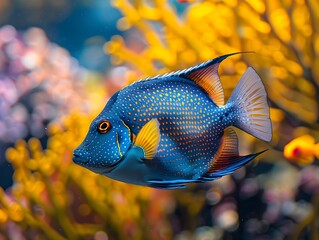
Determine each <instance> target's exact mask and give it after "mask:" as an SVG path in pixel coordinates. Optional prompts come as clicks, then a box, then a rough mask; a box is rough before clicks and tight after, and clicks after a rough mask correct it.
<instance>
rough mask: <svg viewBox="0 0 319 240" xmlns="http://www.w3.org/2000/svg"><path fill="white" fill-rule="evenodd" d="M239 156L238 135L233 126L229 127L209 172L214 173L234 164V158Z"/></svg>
mask: <svg viewBox="0 0 319 240" xmlns="http://www.w3.org/2000/svg"><path fill="white" fill-rule="evenodd" d="M238 156H239V153H238V137H237V134H236V132H235V131H234V130H233V129H232V128H227V129H225V131H224V135H223V137H222V142H221V146H220V148H219V149H218V151H217V153H216V154H215V156H214V158H213V164H212V165H211V167H210V168H209V170H208V172H207V173H213V172H216V171H219V170H221V169H224V168H227V167H228V166H229V165H231V164H232V161H231V160H232V159H233V158H236V157H238Z"/></svg>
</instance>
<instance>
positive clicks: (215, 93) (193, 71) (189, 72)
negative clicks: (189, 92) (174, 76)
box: [178, 53, 239, 106]
mask: <svg viewBox="0 0 319 240" xmlns="http://www.w3.org/2000/svg"><path fill="white" fill-rule="evenodd" d="M234 54H239V53H231V54H227V55H223V56H220V57H217V58H215V59H213V60H210V61H208V62H205V63H202V64H200V65H197V66H195V67H192V68H189V69H186V70H184V71H182V72H180V73H179V74H178V75H179V77H185V78H188V79H191V80H193V81H194V82H195V83H197V84H198V85H199V86H201V87H202V88H203V89H204V90H205V91H206V92H207V94H208V95H209V96H210V98H211V99H212V100H213V101H214V102H215V103H216V105H217V106H223V105H224V101H225V99H224V90H223V87H222V85H221V82H220V79H219V75H218V66H219V64H220V63H221V62H222V61H223V60H224V59H226V58H227V57H229V56H231V55H234Z"/></svg>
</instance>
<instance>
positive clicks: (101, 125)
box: [97, 120, 111, 134]
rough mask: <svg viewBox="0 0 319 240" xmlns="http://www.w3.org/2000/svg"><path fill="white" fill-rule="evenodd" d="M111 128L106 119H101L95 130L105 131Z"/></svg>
mask: <svg viewBox="0 0 319 240" xmlns="http://www.w3.org/2000/svg"><path fill="white" fill-rule="evenodd" d="M110 130H111V123H110V122H109V121H108V120H102V121H101V122H100V123H99V125H98V126H97V131H98V132H99V133H102V134H103V133H107V132H108V131H110Z"/></svg>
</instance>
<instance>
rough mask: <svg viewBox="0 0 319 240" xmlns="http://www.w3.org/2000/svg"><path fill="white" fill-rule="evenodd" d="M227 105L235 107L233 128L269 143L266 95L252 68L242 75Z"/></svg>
mask: <svg viewBox="0 0 319 240" xmlns="http://www.w3.org/2000/svg"><path fill="white" fill-rule="evenodd" d="M228 103H231V104H232V105H233V106H234V107H235V114H236V119H235V123H234V126H236V127H238V128H240V129H242V130H244V131H245V132H247V133H249V134H251V135H253V136H255V137H257V138H259V139H261V140H263V141H266V142H270V141H271V139H272V127H271V121H270V118H269V106H268V103H267V93H266V90H265V87H264V85H263V83H262V81H261V79H260V77H259V76H258V74H257V73H256V71H255V70H254V69H253V68H252V67H249V68H248V69H247V70H246V72H245V73H244V74H243V76H242V77H241V79H240V81H239V83H238V84H237V86H236V88H235V90H234V92H233V93H232V95H231V97H230V98H229V100H228Z"/></svg>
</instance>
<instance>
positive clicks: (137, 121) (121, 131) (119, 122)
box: [74, 54, 271, 189]
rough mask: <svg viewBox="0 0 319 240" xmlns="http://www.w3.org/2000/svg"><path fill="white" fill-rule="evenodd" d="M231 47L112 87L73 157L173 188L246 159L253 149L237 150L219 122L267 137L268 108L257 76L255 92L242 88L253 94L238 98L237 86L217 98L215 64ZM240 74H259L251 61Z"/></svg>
mask: <svg viewBox="0 0 319 240" xmlns="http://www.w3.org/2000/svg"><path fill="white" fill-rule="evenodd" d="M230 55H232V54H229V55H225V56H221V57H219V58H216V59H214V60H211V61H209V62H207V63H204V64H201V65H198V66H196V67H194V68H190V69H186V70H183V71H180V72H176V73H171V74H168V75H163V76H158V77H154V78H151V79H146V80H142V81H138V82H135V83H133V84H132V85H129V86H128V87H126V88H124V89H122V90H120V91H119V92H117V93H116V94H115V95H114V96H113V97H112V98H111V99H110V101H109V102H108V104H107V105H106V107H105V108H104V110H103V111H102V112H101V114H100V115H99V116H98V117H97V118H96V119H95V120H94V121H93V122H92V124H91V127H90V131H89V133H88V135H87V137H86V139H85V140H84V142H83V143H82V144H81V145H80V146H79V148H78V149H77V150H75V152H74V161H75V162H76V163H78V164H79V165H82V166H85V167H87V168H89V169H91V170H92V171H95V172H97V173H100V174H103V175H106V176H108V177H110V178H113V179H116V180H120V181H123V182H127V183H133V184H138V185H145V186H150V187H157V188H164V189H174V188H181V187H185V185H184V184H185V183H189V182H205V181H208V180H214V179H216V178H218V177H221V176H223V175H225V174H229V173H231V172H233V171H234V170H236V169H237V168H239V167H241V166H242V165H244V164H245V163H247V162H249V161H250V160H252V159H253V158H254V157H255V156H257V155H258V154H259V153H258V154H251V155H248V156H244V157H243V156H239V154H238V150H237V144H238V139H237V137H236V134H235V132H234V131H233V130H231V129H228V130H227V131H225V129H227V128H228V127H229V126H237V127H239V128H242V129H243V130H245V131H247V132H249V133H251V134H254V135H256V136H257V137H259V138H261V139H263V140H266V141H270V138H271V128H270V120H269V109H268V105H267V104H265V99H266V97H265V96H266V95H265V91H264V88H263V86H262V83H261V81H259V80H258V79H257V84H253V86H254V85H255V88H256V89H255V88H254V87H253V88H252V89H251V92H252V94H253V95H252V96H246V97H247V98H248V99H250V98H251V99H253V98H254V99H257V100H254V101H256V102H254V101H253V102H252V103H248V105H247V103H245V102H243V99H242V98H243V96H241V95H240V93H243V90H242V89H239V90H238V91H237V93H236V94H234V96H233V97H231V98H230V100H229V101H228V103H227V104H225V105H224V104H223V101H224V100H223V92H222V88H221V85H220V82H219V77H218V73H217V69H218V64H219V63H220V62H221V61H222V60H223V59H225V58H226V57H228V56H230ZM247 72H248V71H247ZM246 75H247V77H246V79H248V80H245V81H246V82H244V83H243V84H241V87H239V88H246V87H247V86H245V83H247V82H248V83H249V82H250V81H253V79H250V78H253V77H254V78H256V76H257V75H256V74H255V72H254V71H253V70H251V69H250V71H249V73H247V74H246ZM257 77H258V76H257ZM260 84H261V86H260ZM246 85H247V84H246ZM260 89H261V90H260ZM244 90H245V91H246V92H247V89H244ZM235 91H236V90H235ZM258 91H260V92H258ZM248 93H249V91H248ZM254 94H255V95H256V94H257V95H256V96H254ZM258 94H259V95H258ZM246 95H247V94H246ZM260 96H261V97H260ZM258 98H259V100H258ZM258 101H259V102H258ZM237 102H238V103H237ZM216 103H217V104H218V105H217V104H216ZM243 104H244V105H243ZM245 104H246V105H247V106H246V105H245ZM249 106H253V107H254V108H253V109H252V110H251V109H250V108H249ZM256 109H257V113H256V114H255V115H256V116H255V117H254V118H251V117H250V115H252V113H254V111H256ZM245 111H246V112H245ZM258 111H259V112H258ZM253 120H254V121H255V122H253ZM256 121H257V122H256ZM258 121H259V122H258ZM265 122H266V124H264V123H265ZM260 123H261V124H264V126H263V128H261V129H259V126H260V125H261V124H260ZM108 124H109V125H108ZM146 125H149V126H148V127H145V126H146ZM252 125H256V127H255V128H253V127H252ZM143 128H144V130H143ZM256 129H257V130H256ZM269 131H270V133H269ZM142 132H143V133H142ZM214 162H215V165H214Z"/></svg>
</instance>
